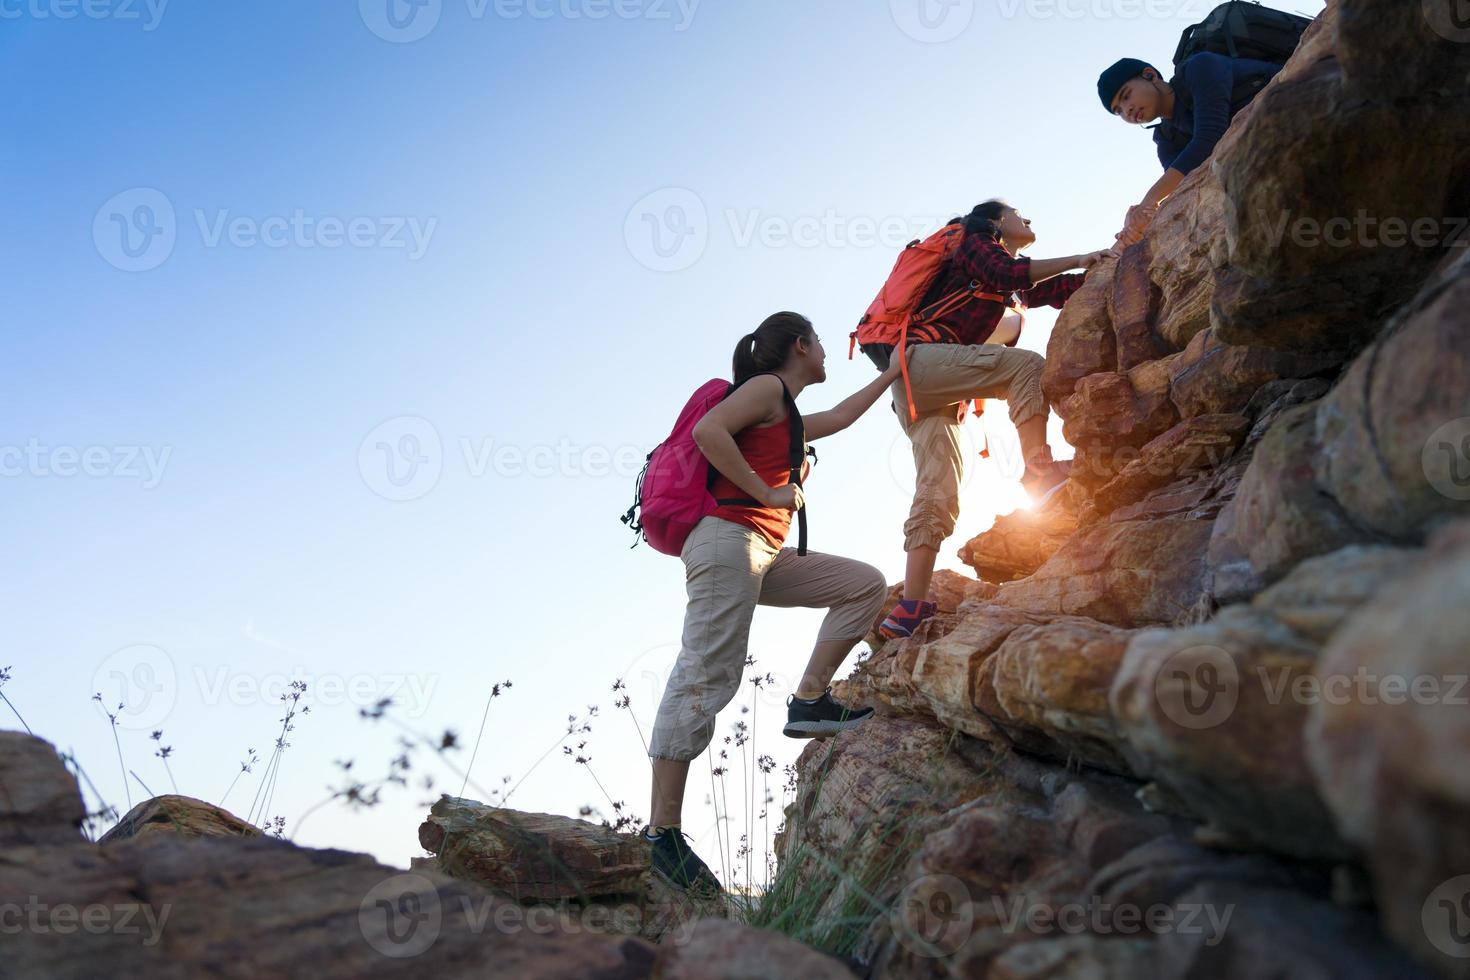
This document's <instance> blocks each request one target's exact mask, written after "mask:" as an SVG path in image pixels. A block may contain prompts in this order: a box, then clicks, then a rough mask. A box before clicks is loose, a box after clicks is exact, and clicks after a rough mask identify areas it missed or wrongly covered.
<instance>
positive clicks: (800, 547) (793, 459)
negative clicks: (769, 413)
mask: <svg viewBox="0 0 1470 980" xmlns="http://www.w3.org/2000/svg"><path fill="white" fill-rule="evenodd" d="M781 393H782V394H783V395H784V396H785V398H786V426H787V430H788V431H789V433H790V436H791V446H790V448H789V449H788V450H787V456H786V459H787V462H788V463H789V464H790V466H791V482H792V484H793V485H795V486H798V487H799V486H801V470H802V466H803V465H804V464H805V463H806V423H804V422H803V421H802V419H801V410H800V409H798V408H797V407H796V399H795V398H793V397H792V395H791V389H789V388H787V387H786V382H785V381H782V382H781ZM796 553H797V554H798V555H805V554H806V504H805V503H803V504H802V505H801V507H799V508H798V509H797V511H796Z"/></svg>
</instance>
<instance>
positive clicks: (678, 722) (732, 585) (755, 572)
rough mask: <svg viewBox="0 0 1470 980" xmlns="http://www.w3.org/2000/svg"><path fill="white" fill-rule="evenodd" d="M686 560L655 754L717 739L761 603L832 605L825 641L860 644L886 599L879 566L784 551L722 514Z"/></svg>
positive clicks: (683, 756) (700, 747) (700, 532)
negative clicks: (680, 622) (679, 630)
mask: <svg viewBox="0 0 1470 980" xmlns="http://www.w3.org/2000/svg"><path fill="white" fill-rule="evenodd" d="M679 557H680V558H682V559H683V561H684V571H685V585H686V588H687V590H688V593H689V606H688V608H687V610H686V611H685V613H684V638H683V644H682V647H681V649H680V650H679V658H678V660H676V661H675V663H674V672H673V674H671V675H670V677H669V682H668V684H667V685H665V687H664V694H663V700H662V701H660V702H659V706H658V717H657V718H656V719H655V720H654V723H653V732H652V733H651V735H650V736H649V742H648V754H649V755H650V756H651V757H653V758H655V759H677V760H680V761H688V760H690V759H693V758H695V757H696V756H698V755H699V754H700V753H701V752H703V751H704V750H705V748H706V747H707V746H708V745H709V744H710V741H711V740H712V739H713V737H714V731H715V716H716V715H718V714H719V713H720V710H721V709H722V708H724V707H725V705H727V704H729V703H730V701H731V699H732V698H734V697H735V694H736V692H737V691H738V690H739V689H740V679H741V676H742V675H743V674H744V672H745V658H746V653H747V646H748V643H749V639H750V621H751V618H752V616H753V615H754V613H755V607H756V606H757V605H762V606H782V607H792V606H805V607H808V608H818V609H820V608H827V609H830V610H831V611H830V612H828V613H827V618H826V619H824V620H823V621H822V628H821V630H820V631H819V632H818V634H817V641H818V642H822V641H824V640H861V639H862V638H863V637H864V636H866V635H867V634H868V631H869V630H870V629H872V627H873V621H874V620H875V619H877V618H878V612H879V610H880V609H881V608H882V607H883V603H884V599H885V598H886V597H887V595H888V583H887V581H886V580H885V579H884V577H883V573H882V572H880V571H878V569H876V568H874V567H873V566H871V565H866V564H864V563H862V562H860V561H853V560H852V559H851V558H838V557H837V556H835V555H823V554H818V553H817V552H814V551H808V552H807V553H806V554H805V555H798V554H797V553H796V549H795V548H780V549H778V548H776V547H775V546H773V545H772V544H771V543H770V542H769V541H767V540H766V539H765V538H764V537H762V536H761V535H760V534H759V533H758V532H756V531H753V530H750V529H749V528H746V527H742V526H740V525H739V524H733V523H731V522H730V521H726V520H722V519H720V518H718V517H706V518H705V519H704V520H702V521H700V522H699V524H697V525H696V526H695V528H694V530H693V531H692V532H690V534H689V540H688V541H686V542H685V544H684V551H683V553H682V554H681V555H680V556H679ZM803 666H804V665H803Z"/></svg>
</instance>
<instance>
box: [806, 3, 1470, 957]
mask: <svg viewBox="0 0 1470 980" xmlns="http://www.w3.org/2000/svg"><path fill="white" fill-rule="evenodd" d="M1436 9H1437V8H1436V2H1435V0H1432V2H1429V3H1424V4H1420V3H1402V2H1399V0H1334V2H1331V3H1329V5H1328V9H1327V10H1326V11H1325V13H1324V14H1323V15H1322V16H1321V17H1320V18H1319V19H1318V21H1317V22H1316V24H1314V25H1313V27H1312V28H1311V29H1310V30H1309V31H1308V34H1307V35H1306V37H1305V38H1304V39H1303V41H1302V44H1301V46H1300V47H1299V48H1298V51H1297V53H1296V55H1295V57H1294V58H1293V59H1292V61H1291V63H1290V64H1289V65H1288V66H1287V68H1286V69H1284V70H1283V71H1282V73H1281V74H1280V75H1279V76H1278V77H1277V78H1276V79H1274V80H1273V81H1272V82H1271V84H1270V85H1269V86H1268V87H1267V88H1266V89H1265V90H1264V91H1263V92H1262V94H1261V95H1260V96H1259V97H1258V98H1257V99H1256V100H1255V102H1254V103H1253V104H1252V105H1251V107H1250V108H1249V109H1247V110H1246V111H1244V112H1242V113H1241V114H1240V115H1239V116H1237V118H1236V120H1235V121H1234V123H1233V124H1232V126H1231V129H1230V131H1229V133H1228V134H1227V136H1226V138H1225V140H1224V141H1223V142H1222V144H1221V145H1220V147H1219V148H1218V150H1217V152H1216V154H1215V156H1214V158H1213V161H1212V163H1211V165H1209V166H1206V167H1203V168H1201V169H1200V170H1198V171H1197V172H1196V173H1194V174H1192V175H1191V176H1190V177H1189V178H1188V180H1186V182H1185V183H1184V185H1183V186H1182V187H1181V189H1180V190H1179V191H1178V192H1177V193H1176V194H1175V195H1174V196H1173V197H1171V198H1170V199H1169V200H1168V201H1167V202H1166V203H1165V205H1164V206H1163V208H1161V210H1160V213H1159V215H1158V218H1157V219H1156V220H1155V222H1154V224H1153V226H1152V227H1151V228H1150V230H1149V232H1148V234H1147V235H1146V237H1145V238H1144V240H1143V241H1141V242H1140V243H1139V244H1137V245H1135V246H1132V247H1131V248H1129V249H1127V250H1126V251H1125V252H1124V253H1123V254H1122V256H1121V257H1120V259H1119V260H1118V261H1117V262H1116V263H1113V264H1111V265H1107V266H1103V267H1101V268H1099V269H1098V270H1096V271H1095V272H1094V273H1093V274H1092V275H1090V276H1089V279H1088V281H1087V283H1086V285H1085V286H1084V287H1083V288H1082V290H1081V291H1079V292H1078V293H1077V294H1076V296H1075V297H1074V298H1073V300H1072V301H1071V302H1070V303H1069V304H1068V306H1067V308H1066V309H1065V310H1064V311H1063V312H1062V314H1061V316H1060V317H1059V319H1058V322H1057V325H1056V328H1055V329H1054V331H1053V333H1052V337H1051V341H1050V345H1049V348H1048V353H1047V368H1046V372H1045V377H1044V387H1045V390H1046V393H1047V395H1048V397H1049V399H1050V400H1051V401H1052V403H1053V405H1054V406H1055V407H1056V409H1057V411H1058V412H1059V413H1060V414H1061V416H1062V418H1063V420H1064V424H1065V432H1066V435H1067V438H1068V441H1069V442H1070V443H1071V444H1072V445H1073V446H1074V447H1075V448H1076V454H1077V458H1076V461H1075V466H1074V479H1073V480H1072V481H1071V483H1070V484H1069V486H1068V489H1067V492H1066V493H1065V494H1063V495H1061V496H1060V498H1059V499H1058V500H1057V501H1055V502H1054V503H1053V504H1052V505H1050V506H1049V508H1048V509H1047V510H1045V511H1043V512H1040V513H1033V512H1018V513H1016V514H1012V515H1008V516H1005V517H1002V518H1000V519H999V520H998V521H997V522H996V524H995V526H994V527H993V528H992V529H991V530H989V531H987V532H985V533H984V534H981V535H980V536H979V537H977V538H975V539H974V540H972V541H970V542H968V543H966V544H965V545H964V546H963V547H962V548H961V549H960V557H961V559H962V560H963V561H964V562H965V563H966V564H968V565H970V566H971V567H972V568H973V569H975V571H976V572H977V574H978V575H979V576H980V577H981V578H982V579H989V580H991V581H994V582H997V583H1000V584H999V588H998V589H995V590H994V592H993V594H991V590H990V589H989V588H983V589H982V590H981V591H979V592H976V593H975V594H974V596H973V597H972V598H970V599H969V600H968V601H967V602H965V603H964V604H963V605H962V606H956V608H955V609H954V611H953V612H948V613H947V614H945V615H941V616H939V617H936V619H934V620H933V621H931V622H930V623H928V624H926V626H925V627H924V628H923V629H922V630H921V631H920V632H919V633H918V634H917V635H916V636H915V637H913V638H911V639H908V640H902V641H894V642H891V643H888V644H887V645H885V646H882V647H881V648H879V649H877V650H875V652H874V653H873V654H872V655H871V656H870V657H868V658H867V659H866V660H865V661H864V662H863V663H862V665H861V666H860V667H859V668H858V669H857V670H856V671H855V672H854V674H853V676H852V677H851V678H849V679H847V680H845V681H843V682H842V683H841V684H840V685H839V690H838V691H837V693H838V695H839V697H846V698H849V699H851V700H853V701H855V702H858V703H862V704H870V705H873V706H875V707H876V708H877V711H878V713H877V714H876V715H875V716H874V718H873V719H872V720H870V721H869V722H868V723H866V724H865V725H864V726H863V727H862V728H861V729H859V730H857V731H854V732H850V733H845V734H843V735H841V736H839V737H837V738H835V739H833V740H832V741H831V742H830V743H813V744H812V745H811V746H810V747H809V748H808V749H807V750H806V752H805V753H804V754H803V755H802V757H801V760H800V762H799V765H798V770H799V776H800V778H799V784H798V796H797V799H796V801H795V802H794V803H793V804H791V806H790V807H788V809H787V812H786V825H785V827H784V829H783V833H782V835H781V841H780V845H781V846H780V856H781V860H782V873H783V874H792V875H794V876H796V877H797V878H799V879H801V880H803V881H806V882H808V883H809V887H810V888H811V889H812V891H813V893H814V894H813V896H812V904H813V907H814V908H815V909H816V910H817V912H816V913H815V916H816V918H815V920H814V924H815V925H817V926H820V925H821V924H822V923H823V922H830V923H831V924H832V928H833V929H834V930H835V929H837V928H839V925H840V928H842V929H845V930H847V932H848V933H849V934H850V935H849V942H848V945H849V946H850V947H851V948H852V949H854V950H855V951H856V954H857V956H858V958H859V960H860V961H861V962H862V963H864V964H866V965H867V966H869V967H870V968H871V969H872V970H873V971H874V975H878V976H888V977H934V976H951V977H992V978H1000V977H1004V978H1019V977H1027V978H1030V977H1074V976H1097V977H1114V976H1116V977H1181V978H1182V977H1237V976H1238V977H1256V976H1290V977H1323V978H1326V977H1365V978H1366V977H1378V976H1420V975H1423V976H1432V975H1439V976H1445V977H1459V978H1464V977H1470V775H1467V772H1470V769H1467V768H1466V766H1465V764H1464V760H1465V758H1466V757H1467V754H1470V685H1467V683H1466V681H1467V677H1470V647H1467V646H1466V643H1465V640H1464V637H1466V636H1467V635H1470V249H1467V248H1466V247H1465V246H1466V244H1467V242H1470V236H1466V235H1465V234H1464V224H1463V220H1462V219H1457V218H1456V217H1455V216H1462V215H1470V45H1467V44H1463V43H1457V42H1456V40H1454V39H1452V38H1451V37H1449V36H1448V35H1447V34H1446V33H1445V32H1444V31H1443V30H1442V28H1443V24H1444V21H1445V18H1444V17H1440V16H1439V14H1437V13H1435V10H1436ZM1445 16H1448V14H1446V15H1445ZM1436 18H1438V20H1437V19H1436ZM1416 228H1417V229H1418V230H1419V232H1420V234H1419V235H1417V236H1416V235H1415V234H1414V233H1413V231H1414V229H1416ZM1456 235H1458V236H1459V239H1458V240H1455V236H1456ZM949 588H953V586H952V585H951V586H949ZM1151 916H1152V919H1151V918H1150V917H1151ZM1189 916H1193V917H1194V918H1193V919H1192V920H1191V921H1189V922H1186V921H1185V919H1186V917H1189ZM859 923H865V924H859Z"/></svg>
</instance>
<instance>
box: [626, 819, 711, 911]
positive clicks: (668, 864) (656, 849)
mask: <svg viewBox="0 0 1470 980" xmlns="http://www.w3.org/2000/svg"><path fill="white" fill-rule="evenodd" d="M688 838H689V835H688V834H686V833H684V831H682V830H680V829H679V828H678V827H665V828H664V829H663V831H662V832H660V833H659V834H658V836H656V837H655V836H653V835H651V834H649V833H648V832H647V831H644V832H643V839H644V840H646V841H648V844H649V849H650V852H651V854H650V863H651V864H652V866H653V870H654V873H655V874H657V875H658V876H659V877H660V878H663V879H664V880H665V881H667V882H668V883H669V884H671V885H673V886H674V887H675V888H683V889H685V890H686V891H698V892H706V893H709V894H713V895H718V894H721V893H723V892H724V890H725V889H724V888H722V887H720V880H719V879H718V878H716V877H715V873H714V872H713V871H711V870H710V869H709V865H707V864H705V863H704V862H703V861H702V860H700V857H699V855H698V854H695V853H694V851H693V850H691V849H690V847H689V844H688V840H687V839H688Z"/></svg>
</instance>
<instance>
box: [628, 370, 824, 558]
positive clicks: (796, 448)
mask: <svg viewBox="0 0 1470 980" xmlns="http://www.w3.org/2000/svg"><path fill="white" fill-rule="evenodd" d="M752 377H760V375H752ZM745 380H746V381H749V380H750V378H746V379H745ZM741 384H744V382H741ZM738 387H740V385H733V384H731V383H730V382H728V381H725V380H724V379H722V378H715V379H713V380H711V381H706V382H705V383H704V384H702V385H700V387H699V390H698V391H696V392H695V393H694V394H693V395H692V396H691V397H690V399H689V401H688V402H687V403H685V405H684V410H683V411H682V412H680V413H679V420H678V421H677V422H675V423H674V431H673V432H670V433H669V437H668V438H667V439H665V440H664V441H663V442H661V443H659V444H658V445H657V446H656V447H654V450H653V452H651V453H649V454H648V461H647V463H646V464H645V465H644V467H643V472H641V473H639V474H638V484H637V487H636V489H635V490H634V495H633V506H632V507H629V508H628V512H627V513H626V514H624V515H623V517H622V521H623V523H624V524H626V525H628V526H629V527H630V528H632V530H633V534H634V535H635V537H634V540H633V547H635V548H636V547H638V542H639V541H647V542H648V543H649V544H651V545H652V546H653V548H654V550H655V551H661V552H663V553H664V554H666V555H676V556H677V555H678V554H679V553H680V552H682V551H683V550H684V542H685V541H686V540H688V538H689V532H691V531H693V530H694V526H695V525H696V524H698V523H699V522H700V521H701V520H703V519H704V518H706V517H708V516H709V515H710V514H711V513H713V512H714V510H715V508H716V507H718V506H720V505H721V504H743V505H747V506H751V507H755V506H759V505H758V503H757V502H756V501H754V500H750V499H748V498H738V499H730V500H716V499H715V497H714V495H713V494H712V493H710V486H711V485H712V484H713V483H714V479H715V468H714V467H713V466H710V464H709V460H708V459H706V458H705V455H704V453H703V452H701V451H700V448H699V446H698V445H696V444H695V442H694V426H695V424H696V423H698V422H699V420H700V419H702V418H704V417H705V416H706V415H708V414H709V412H710V409H712V408H714V407H715V406H716V405H718V404H719V403H720V402H722V401H724V400H725V399H726V398H728V397H730V393H731V392H733V391H734V390H735V389H736V388H738ZM781 389H782V391H784V392H785V394H786V418H787V421H788V423H789V425H790V430H791V453H790V459H789V462H790V464H791V482H792V483H794V484H796V485H797V486H801V478H802V474H801V471H802V467H803V464H804V462H805V460H806V453H807V449H806V427H805V426H804V425H803V424H802V421H801V413H800V412H798V411H797V410H796V400H795V399H794V398H792V397H791V392H789V391H786V383H785V382H784V381H783V382H782V383H781ZM796 518H797V526H798V532H797V533H798V538H797V542H798V543H797V549H796V550H797V554H800V555H805V554H806V507H805V506H804V505H803V507H802V508H801V509H800V510H799V511H797V512H796Z"/></svg>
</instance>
